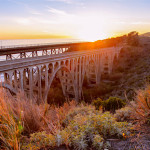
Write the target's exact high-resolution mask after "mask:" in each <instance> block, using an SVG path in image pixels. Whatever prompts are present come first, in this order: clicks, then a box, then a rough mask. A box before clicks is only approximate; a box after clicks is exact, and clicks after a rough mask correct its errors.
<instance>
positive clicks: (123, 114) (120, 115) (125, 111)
mask: <svg viewBox="0 0 150 150" xmlns="http://www.w3.org/2000/svg"><path fill="white" fill-rule="evenodd" d="M131 114H132V109H131V107H129V106H126V107H124V108H121V109H119V110H116V113H115V114H114V117H115V118H116V119H117V121H129V120H130V119H131Z"/></svg>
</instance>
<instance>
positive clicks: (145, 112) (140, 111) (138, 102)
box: [131, 85, 150, 124]
mask: <svg viewBox="0 0 150 150" xmlns="http://www.w3.org/2000/svg"><path fill="white" fill-rule="evenodd" d="M131 105H132V107H133V108H134V113H133V115H134V117H135V118H136V119H138V120H139V121H140V122H141V123H148V124H150V85H147V86H146V88H145V89H144V90H139V91H137V96H136V98H135V102H132V103H131Z"/></svg>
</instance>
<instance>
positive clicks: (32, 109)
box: [0, 32, 150, 150]
mask: <svg viewBox="0 0 150 150" xmlns="http://www.w3.org/2000/svg"><path fill="white" fill-rule="evenodd" d="M137 36H138V34H137V33H136V32H132V33H130V34H128V35H127V36H123V37H119V38H113V39H108V40H103V41H97V42H95V43H94V44H95V47H97V48H99V47H100V45H99V44H100V43H101V42H103V46H104V47H105V46H108V45H109V46H115V43H123V42H127V44H128V45H126V46H125V47H123V48H122V50H121V53H120V56H119V59H118V60H114V67H113V73H112V74H111V75H107V76H106V75H105V74H102V81H101V84H100V85H97V87H89V86H88V84H87V83H86V81H85V82H84V87H83V92H82V98H83V102H82V103H78V104H77V103H76V102H75V101H68V102H66V99H65V98H64V97H63V93H62V91H61V90H60V88H61V85H60V82H59V79H58V78H57V77H56V78H55V80H54V81H53V84H52V88H51V90H50V91H49V95H48V101H47V103H43V104H39V105H38V104H37V103H35V101H34V100H29V99H28V98H27V97H26V96H25V95H24V94H23V93H18V95H17V96H12V95H11V94H10V93H9V92H8V91H5V90H4V89H2V88H0V95H1V97H0V149H10V150H28V149H32V150H38V149H39V150H40V149H41V150H42V149H58V150H59V148H63V149H65V150H73V149H75V150H88V149H91V150H103V149H111V148H114V147H115V146H114V144H112V142H111V141H113V140H116V139H120V140H121V142H126V143H125V145H124V146H123V147H124V149H144V148H145V149H148V148H149V147H150V145H149V141H148V143H147V144H145V143H144V142H143V141H144V140H145V139H146V138H147V137H148V135H150V133H147V131H148V130H150V85H147V86H146V87H145V88H143V86H142V88H141V82H143V80H144V81H147V82H148V83H149V76H150V75H149V74H146V73H144V75H143V71H144V70H145V69H147V70H149V69H148V67H149V66H150V65H149V64H148V62H149V59H147V61H146V62H145V61H143V58H141V59H140V57H139V56H140V54H143V55H142V56H144V59H145V60H146V58H147V57H148V56H149V55H148V56H145V55H147V53H148V51H147V53H146V54H145V55H144V53H142V48H141V47H140V46H139V43H138V42H137V40H138V38H137ZM104 43H105V44H104ZM89 44H90V43H89ZM137 45H138V47H137ZM86 46H88V45H86ZM91 47H92V45H91ZM82 48H85V47H84V46H83V47H82ZM82 48H81V49H82ZM135 62H136V63H137V65H136V66H135V65H134V63H135ZM135 73H136V77H134V76H133V74H135ZM138 75H139V76H140V77H141V78H142V81H141V82H139V81H138V84H137V80H139V78H138ZM125 85H126V86H125ZM133 85H136V87H140V88H141V89H140V90H137V92H135V91H134V89H133ZM56 86H57V87H59V88H56ZM124 86H125V87H124ZM122 89H126V91H125V92H124V91H123V90H122ZM133 92H134V94H133ZM55 93H57V94H55ZM135 94H136V96H135ZM111 95H112V96H113V97H110V96H111ZM123 95H124V96H123ZM125 97H126V99H128V101H127V100H126V101H125V100H124V99H125ZM54 102H55V103H54ZM145 127H146V130H147V131H143V129H144V128H145ZM139 128H140V129H139ZM143 133H145V135H146V136H145V135H144V136H145V137H144V138H142V137H143ZM141 134H142V136H139V135H141ZM136 137H137V138H138V140H137V138H136ZM148 138H150V137H148ZM141 139H142V140H141ZM143 139H144V140H143ZM133 141H134V142H133ZM114 143H115V142H114ZM139 143H140V144H139ZM115 145H117V144H116V143H115ZM131 145H132V146H131ZM119 148H120V145H119ZM114 149H115V148H114Z"/></svg>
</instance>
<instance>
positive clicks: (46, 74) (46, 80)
mask: <svg viewBox="0 0 150 150" xmlns="http://www.w3.org/2000/svg"><path fill="white" fill-rule="evenodd" d="M45 67H46V68H45V91H46V90H47V88H48V64H46V65H45Z"/></svg>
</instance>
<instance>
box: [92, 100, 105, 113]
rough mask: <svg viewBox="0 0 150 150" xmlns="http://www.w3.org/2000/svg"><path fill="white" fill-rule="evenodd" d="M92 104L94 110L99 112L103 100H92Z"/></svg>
mask: <svg viewBox="0 0 150 150" xmlns="http://www.w3.org/2000/svg"><path fill="white" fill-rule="evenodd" d="M92 104H93V105H94V106H95V109H96V110H99V109H100V107H101V106H102V104H103V100H102V99H100V98H97V99H96V100H93V102H92Z"/></svg>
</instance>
